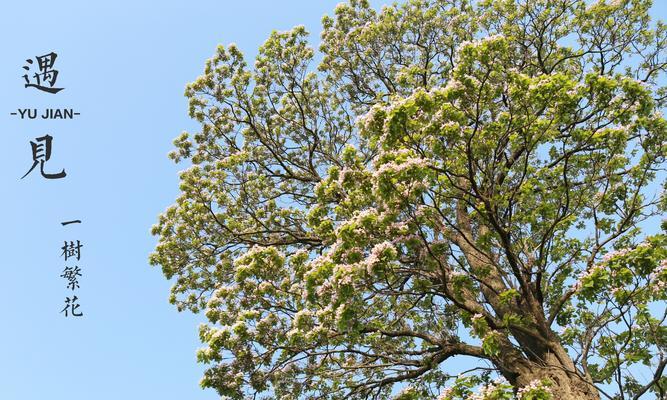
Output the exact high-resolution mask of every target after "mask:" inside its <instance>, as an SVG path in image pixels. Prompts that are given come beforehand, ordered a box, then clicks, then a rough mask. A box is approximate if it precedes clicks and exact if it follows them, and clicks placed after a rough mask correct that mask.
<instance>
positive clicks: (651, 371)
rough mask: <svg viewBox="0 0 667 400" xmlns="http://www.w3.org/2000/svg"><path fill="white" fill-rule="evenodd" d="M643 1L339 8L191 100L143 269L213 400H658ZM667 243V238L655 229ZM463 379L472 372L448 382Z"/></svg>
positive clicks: (665, 253) (654, 202)
mask: <svg viewBox="0 0 667 400" xmlns="http://www.w3.org/2000/svg"><path fill="white" fill-rule="evenodd" d="M650 8H651V2H650V1H648V0H615V1H597V2H594V3H591V2H589V1H585V0H496V1H488V0H485V1H468V0H409V1H406V2H404V3H397V4H394V5H391V6H386V7H384V8H382V9H381V10H375V9H373V8H372V7H371V6H370V5H369V4H368V2H367V1H365V0H351V1H349V2H347V3H343V4H340V5H338V6H337V7H336V9H335V11H334V15H333V16H332V17H329V16H327V17H324V18H323V30H322V34H321V43H320V45H319V53H318V52H316V50H315V49H314V48H312V47H311V46H310V45H309V38H310V37H309V35H308V33H307V32H306V30H305V28H304V27H296V28H294V29H292V30H290V31H287V32H273V33H272V34H271V35H270V37H269V38H268V40H267V41H266V42H265V43H264V44H263V45H262V46H261V47H260V49H259V52H258V55H257V57H256V59H255V61H254V65H253V66H248V64H247V62H246V60H245V58H244V56H243V54H242V53H241V51H240V50H239V49H238V48H237V47H236V46H234V45H230V46H227V47H222V46H220V47H218V49H217V51H216V53H215V55H214V56H213V58H211V59H210V60H208V61H207V62H206V67H205V70H204V73H203V75H201V76H200V77H199V78H197V79H196V80H195V81H194V82H192V83H191V84H189V85H188V86H187V89H186V96H187V97H188V99H189V102H190V103H189V104H190V106H189V113H190V116H191V117H192V118H194V119H196V120H197V121H198V122H199V123H201V130H200V131H199V132H196V133H194V134H190V133H183V134H182V135H181V136H179V137H178V138H177V139H176V140H175V141H174V144H175V147H176V148H175V150H174V151H173V152H172V153H171V157H172V158H173V159H174V160H175V161H176V162H186V164H188V166H187V168H186V169H184V170H183V171H182V172H181V174H180V180H181V185H180V190H181V194H180V196H179V197H178V198H177V200H176V202H175V204H174V205H172V206H171V207H169V208H168V209H167V210H166V211H165V212H164V213H163V214H162V215H161V216H160V217H159V221H158V223H157V224H156V225H155V226H154V228H153V234H154V235H157V236H158V238H159V243H158V245H157V247H156V250H155V252H154V253H153V254H152V255H151V263H152V264H154V265H160V266H161V267H162V270H163V272H164V274H165V276H166V277H167V278H168V279H172V280H173V283H174V285H173V287H172V294H171V301H172V302H173V303H174V304H175V305H176V306H177V307H178V309H179V310H185V309H189V310H191V311H194V312H200V311H201V312H204V313H205V316H206V318H207V319H208V321H209V322H208V323H207V324H204V325H202V326H201V327H200V337H201V340H202V342H203V343H204V344H205V347H204V348H202V349H201V350H200V351H199V352H198V359H199V361H200V362H203V363H206V364H208V366H209V369H208V370H207V371H206V372H205V375H204V377H203V380H202V385H203V386H204V387H210V388H214V389H216V390H217V391H218V392H219V393H220V395H221V396H222V397H223V398H226V399H260V398H267V399H343V398H350V399H367V398H372V399H389V398H395V399H400V400H416V399H436V398H437V399H439V400H458V399H478V400H495V399H508V400H509V399H522V400H539V399H541V400H546V399H600V398H609V399H639V398H656V397H657V398H665V396H667V379H666V378H665V377H664V376H663V374H664V371H665V366H666V365H667V327H666V324H665V318H666V315H667V307H666V303H665V300H667V290H666V289H667V260H666V258H667V246H666V244H667V236H666V235H665V233H664V229H663V231H662V232H661V230H660V229H659V228H658V226H659V225H660V224H661V222H660V218H661V217H660V215H661V214H662V213H663V212H664V210H665V209H666V208H667V199H666V196H665V195H664V193H663V192H662V190H660V186H661V185H662V186H664V180H665V156H666V153H667V147H666V143H667V121H666V120H665V119H664V117H663V115H662V113H661V110H662V108H663V107H664V106H665V101H666V99H667V97H666V94H667V90H666V89H665V88H664V86H662V84H664V72H665V69H666V66H667V64H666V62H667V58H666V53H665V48H666V47H667V26H666V25H664V24H663V23H662V22H661V21H652V19H651V18H650V15H649V14H650ZM663 228H667V223H664V222H663ZM463 364H465V365H470V368H469V369H468V370H467V371H461V370H460V368H459V369H457V365H458V366H460V365H463Z"/></svg>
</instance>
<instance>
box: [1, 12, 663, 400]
mask: <svg viewBox="0 0 667 400" xmlns="http://www.w3.org/2000/svg"><path fill="white" fill-rule="evenodd" d="M337 2H338V1H337V0H326V1H324V0H318V1H308V0H283V1H275V0H274V1H270V0H245V1H195V0H190V1H180V0H178V1H175V0H172V1H136V0H135V1H127V0H123V1H106V2H98V1H44V0H37V1H31V2H18V1H6V2H4V4H3V9H2V11H1V12H0V38H1V39H0V41H1V43H2V46H1V47H0V48H1V50H2V57H1V60H2V62H1V63H0V88H1V89H2V97H1V98H0V124H1V126H2V129H1V131H0V133H1V134H2V145H1V146H0V182H1V183H2V191H1V192H0V207H1V210H2V220H1V222H0V224H1V225H0V227H1V229H0V252H1V258H0V269H1V272H2V275H1V278H0V279H2V287H1V289H0V304H1V306H2V315H1V317H0V321H1V322H0V400H44V399H50V400H61V399H62V400H65V399H67V400H92V399H94V400H107V399H109V400H111V399H113V400H118V399H123V400H126V399H128V400H134V399H137V400H139V399H141V400H147V399H161V400H183V399H188V400H197V399H202V400H206V399H216V398H218V396H217V395H216V394H215V393H214V392H213V391H210V390H207V391H202V390H201V389H200V388H199V385H198V382H199V379H200V377H201V373H202V371H203V366H201V365H197V364H196V361H195V350H196V349H197V348H198V347H199V346H200V343H199V341H198V338H197V325H198V323H199V320H198V318H197V317H196V316H192V315H191V314H187V313H180V314H179V313H177V312H176V310H175V308H174V307H172V306H171V305H170V304H169V303H168V301H167V298H168V289H169V285H170V284H169V283H168V282H166V281H165V280H164V278H163V277H162V274H161V272H160V271H159V269H156V268H151V267H149V265H148V263H147V257H148V254H149V253H150V252H151V250H152V249H153V246H154V244H155V239H154V238H153V237H151V236H150V234H149V230H150V227H151V225H152V224H153V223H154V222H155V220H156V216H157V215H158V213H160V212H161V211H162V210H163V209H164V208H165V207H167V206H168V205H169V204H171V203H172V202H173V200H174V199H175V197H176V196H177V193H178V192H177V191H178V180H177V171H178V168H179V167H178V166H175V165H173V163H172V162H171V161H170V160H168V159H167V157H166V154H167V153H168V151H169V150H171V148H172V145H171V141H172V139H173V138H174V137H176V136H177V135H178V134H179V133H180V132H181V131H182V130H192V131H194V130H196V129H197V126H196V124H195V123H194V122H193V121H191V120H190V119H189V118H188V117H187V105H186V100H185V98H184V97H183V90H184V86H185V84H186V83H187V82H190V81H192V80H193V79H195V78H196V77H197V76H198V75H199V74H200V73H201V71H202V69H203V65H204V61H205V60H206V59H207V58H208V57H210V56H211V55H212V54H213V52H214V50H215V47H216V45H217V44H219V43H222V44H228V43H230V42H235V43H237V44H238V45H239V46H240V48H241V49H242V50H244V52H246V54H248V55H250V56H254V53H255V50H256V49H257V47H258V46H259V45H260V44H261V43H262V42H263V41H264V39H265V38H266V37H267V35H268V34H269V32H270V31H271V30H273V29H278V30H285V29H289V28H291V27H292V26H294V25H297V24H303V25H305V26H306V27H307V28H308V30H309V31H310V32H312V33H313V34H314V40H315V41H317V38H318V35H319V30H320V22H319V21H320V18H321V16H322V15H323V14H325V13H331V11H332V10H333V7H334V6H335V4H336V3H337ZM380 3H381V1H374V4H380ZM655 15H656V16H659V17H662V18H663V19H666V17H667V7H665V5H660V6H657V7H656V8H655ZM50 51H55V52H57V53H58V55H59V57H58V59H57V61H56V64H55V68H56V69H57V70H59V71H60V76H59V77H58V81H57V84H58V85H57V86H62V87H64V88H65V90H63V91H62V92H60V93H58V94H56V95H50V94H47V93H43V92H39V91H37V90H34V89H26V88H24V87H23V80H22V78H21V75H22V74H23V70H22V69H21V67H22V66H23V65H24V61H25V59H26V58H34V57H35V56H38V55H42V54H46V53H48V52H50ZM45 107H51V108H74V109H75V111H77V112H80V113H81V116H80V117H78V118H77V119H75V120H71V121H70V120H65V121H41V120H26V121H22V120H19V119H18V118H17V117H14V116H10V113H11V112H15V111H16V110H17V109H18V108H38V109H40V110H41V109H43V108H45ZM47 133H48V134H50V135H52V136H53V138H54V139H53V153H52V157H51V160H49V161H48V163H47V164H46V165H47V172H59V171H60V170H61V169H62V168H65V170H66V172H67V174H68V175H67V177H66V178H65V179H63V180H55V181H47V180H44V179H43V178H41V177H40V176H39V171H38V169H37V170H35V171H33V173H31V174H30V175H28V176H27V177H26V178H25V179H23V180H19V178H20V177H21V176H22V175H23V174H24V173H25V172H26V171H27V170H28V169H29V167H30V165H31V161H32V160H31V153H30V147H29V141H30V140H33V139H34V138H36V137H39V136H43V135H45V134H47ZM71 219H81V220H83V223H82V224H81V225H70V226H67V227H62V226H61V225H60V222H61V221H66V220H71ZM64 240H68V241H69V240H80V241H81V242H82V244H83V248H82V253H81V260H80V261H79V262H76V263H75V262H67V263H65V262H64V260H63V259H62V258H61V257H60V247H61V246H62V244H63V241H64ZM65 265H69V266H73V265H78V266H79V267H80V268H81V269H82V271H83V276H82V277H81V278H80V285H81V287H80V289H77V291H76V292H75V294H76V295H77V296H78V297H79V303H80V304H81V308H80V309H79V310H80V311H83V312H84V314H85V315H84V317H83V318H80V319H72V318H64V317H63V316H62V315H61V314H59V311H60V310H61V308H62V307H63V305H64V303H63V302H64V298H65V296H69V295H70V293H71V292H70V291H68V290H67V289H66V287H65V284H66V283H65V281H64V280H63V279H62V278H60V277H59V275H60V274H61V273H62V270H63V268H64V266H65Z"/></svg>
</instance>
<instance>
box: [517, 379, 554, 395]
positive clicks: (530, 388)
mask: <svg viewBox="0 0 667 400" xmlns="http://www.w3.org/2000/svg"><path fill="white" fill-rule="evenodd" d="M552 397H553V393H552V392H551V388H550V387H549V385H548V384H546V383H545V382H543V381H540V380H537V379H535V380H533V381H531V382H530V383H529V384H528V385H526V386H524V387H522V388H519V390H518V391H517V399H518V400H537V399H540V400H546V399H551V398H552Z"/></svg>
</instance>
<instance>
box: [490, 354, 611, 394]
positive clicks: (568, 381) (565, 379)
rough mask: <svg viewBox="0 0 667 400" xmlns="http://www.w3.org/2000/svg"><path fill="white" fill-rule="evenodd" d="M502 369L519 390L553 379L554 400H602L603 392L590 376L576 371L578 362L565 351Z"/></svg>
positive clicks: (551, 388) (551, 389)
mask: <svg viewBox="0 0 667 400" xmlns="http://www.w3.org/2000/svg"><path fill="white" fill-rule="evenodd" d="M564 364H565V365H564ZM501 371H503V373H504V375H505V378H507V380H508V381H509V382H510V383H511V384H512V385H513V386H514V387H516V388H518V389H520V388H522V387H525V386H528V385H530V384H531V383H532V382H537V383H539V382H541V381H549V382H551V386H550V387H549V389H550V391H551V393H552V394H553V397H552V398H553V400H600V393H599V392H598V390H597V389H596V387H595V386H594V385H593V383H592V382H591V379H590V377H586V376H581V375H580V374H577V373H575V372H573V371H574V363H572V360H571V359H570V357H569V356H567V354H565V353H563V354H560V357H557V356H556V355H554V354H553V353H547V354H545V355H543V356H542V360H541V362H534V361H523V362H517V363H515V364H514V365H510V366H509V368H501Z"/></svg>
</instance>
